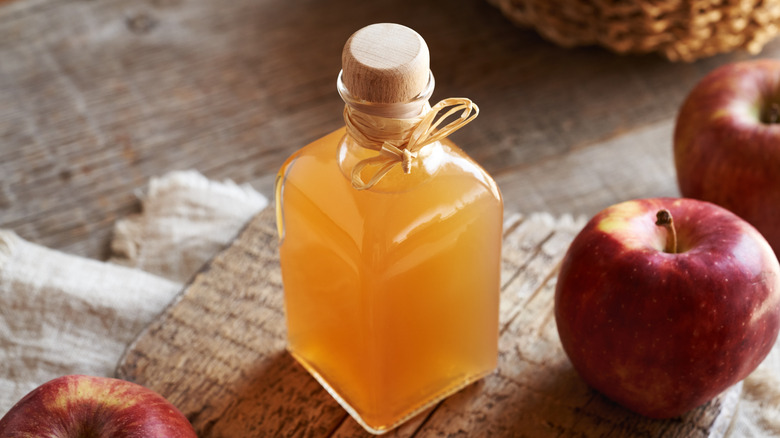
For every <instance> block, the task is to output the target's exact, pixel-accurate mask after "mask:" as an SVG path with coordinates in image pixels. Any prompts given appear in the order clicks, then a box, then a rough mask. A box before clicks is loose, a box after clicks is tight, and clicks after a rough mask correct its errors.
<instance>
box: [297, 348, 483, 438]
mask: <svg viewBox="0 0 780 438" xmlns="http://www.w3.org/2000/svg"><path fill="white" fill-rule="evenodd" d="M287 351H288V352H289V353H290V355H292V357H293V358H294V359H295V360H296V361H297V362H298V363H299V364H301V366H303V368H304V369H305V370H306V371H308V372H309V374H311V376H312V377H314V379H315V380H317V382H319V384H320V385H321V386H322V387H323V388H325V390H326V391H327V392H328V394H330V395H331V397H333V398H334V399H335V400H336V401H337V402H338V404H339V405H341V407H342V408H344V410H346V411H347V413H348V414H349V415H350V416H351V417H352V418H353V419H355V421H356V422H357V423H358V424H359V425H360V426H361V427H362V428H363V429H365V430H366V431H367V432H368V433H371V434H373V435H382V434H385V433H387V432H389V431H391V430H393V429H395V428H397V427H399V426H401V425H402V424H404V423H406V422H407V421H409V420H411V419H412V418H414V417H415V416H417V415H419V414H420V413H422V412H423V411H425V410H427V409H428V408H430V407H432V406H434V405H435V404H437V403H439V402H440V401H442V400H444V399H446V398H447V397H449V396H451V395H453V394H455V393H456V392H458V391H460V390H461V389H463V388H465V387H467V386H469V385H470V384H472V383H474V382H476V381H478V380H480V379H482V378H484V377H485V376H487V375H488V374H490V373H492V372H493V370H492V369H491V370H487V371H485V372H482V373H478V374H474V375H471V376H466V377H465V378H464V379H462V380H459V381H456V382H454V383H453V384H452V385H451V386H448V387H447V388H445V389H444V390H442V391H440V392H439V393H437V394H436V395H435V396H434V397H432V398H431V399H429V400H426V401H424V402H422V403H421V404H420V405H419V406H417V407H414V408H413V409H411V410H410V411H409V412H408V413H406V414H404V415H402V416H401V417H400V418H399V419H397V420H395V421H394V422H392V423H391V424H387V425H384V424H381V425H371V424H368V423H367V422H366V420H365V419H364V418H363V417H362V416H361V415H360V413H359V412H358V411H357V409H356V408H355V407H354V406H352V405H351V404H350V403H349V402H347V401H346V399H344V398H343V397H342V396H341V395H340V394H339V393H338V391H337V390H336V389H335V388H333V387H332V386H331V385H330V384H329V383H328V381H327V380H326V379H325V377H323V376H322V375H321V374H320V373H319V371H317V368H316V367H315V366H313V365H312V364H310V363H309V362H308V361H306V360H305V359H304V358H303V357H301V356H299V355H297V354H296V353H295V352H294V351H292V350H291V349H289V348H288V349H287Z"/></svg>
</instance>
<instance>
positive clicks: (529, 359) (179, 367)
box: [117, 208, 741, 437]
mask: <svg viewBox="0 0 780 438" xmlns="http://www.w3.org/2000/svg"><path fill="white" fill-rule="evenodd" d="M274 223H275V221H274V215H273V209H271V208H267V209H265V210H264V211H263V212H262V213H260V214H259V215H258V216H257V217H256V218H254V219H253V220H252V221H251V222H250V224H249V225H248V226H247V228H246V229H245V230H244V231H243V232H242V233H241V235H240V236H239V237H238V238H237V239H236V240H235V241H234V242H233V244H232V245H231V246H230V247H228V248H227V249H226V250H224V251H223V252H222V253H220V254H219V255H218V256H217V257H216V258H215V259H214V260H213V261H212V262H211V263H210V264H209V266H208V267H207V268H206V269H205V270H204V271H202V272H201V273H199V274H198V275H197V276H196V277H195V278H194V279H193V281H192V283H191V284H190V285H189V286H188V287H187V288H186V289H185V290H184V291H183V292H182V294H181V295H180V296H179V297H178V298H177V300H176V301H174V303H173V304H172V305H171V306H170V307H169V308H168V309H167V310H166V311H165V312H164V313H163V314H162V315H161V316H160V317H159V318H158V319H157V320H156V321H155V322H154V323H153V324H152V325H151V326H150V327H148V328H147V329H146V330H145V331H144V332H143V333H142V334H141V335H140V337H139V338H138V339H137V340H136V341H135V342H134V343H133V344H132V345H131V346H130V347H129V349H128V351H127V352H126V353H125V355H124V357H123V358H122V360H121V361H120V363H119V365H118V367H117V376H118V377H121V378H124V379H128V380H132V381H135V382H137V383H140V384H143V385H145V386H148V387H150V388H152V389H154V390H156V391H158V392H159V393H161V394H162V395H164V396H165V397H166V398H168V399H169V400H170V401H171V402H173V403H174V404H175V405H176V406H178V407H179V408H180V409H181V410H182V412H184V414H185V415H186V416H187V417H188V418H189V419H190V420H191V421H192V423H193V425H194V427H195V429H196V431H197V432H198V434H199V436H201V437H237V436H240V437H264V436H279V437H282V436H295V437H298V436H309V437H367V436H370V435H368V434H367V433H366V432H365V431H363V430H362V429H361V428H360V426H358V424H357V423H356V422H355V421H354V420H352V419H351V418H350V417H348V415H347V414H346V412H345V411H344V410H343V409H342V408H341V407H339V405H338V404H337V403H336V401H335V400H334V399H332V398H331V397H330V395H328V393H327V392H326V391H325V390H324V389H322V388H321V387H320V386H319V384H318V383H317V382H316V381H315V380H314V379H313V378H312V377H311V376H309V375H308V374H307V373H306V371H305V370H304V369H303V368H302V367H301V366H299V365H298V364H297V363H296V362H295V361H294V360H293V359H292V357H291V356H290V355H289V354H288V353H287V352H286V350H285V328H284V327H285V325H284V310H283V307H284V306H283V292H282V285H281V273H280V268H279V265H278V263H279V260H278V253H277V243H276V239H277V237H276V229H275V226H274ZM583 225H584V218H579V219H574V218H572V217H571V216H561V217H557V218H556V217H553V216H551V215H544V214H536V215H530V216H523V215H520V214H516V215H512V216H510V217H508V218H507V220H506V223H505V237H504V246H503V253H502V266H501V270H502V271H501V272H502V290H501V307H500V340H499V363H498V368H497V370H496V371H495V372H494V373H492V374H490V375H489V376H487V377H486V378H484V379H483V380H481V381H479V382H477V383H475V384H473V385H471V386H469V387H467V388H466V389H464V390H462V391H460V392H458V393H456V394H455V395H453V396H451V397H449V398H447V399H445V400H444V401H442V402H440V403H439V404H437V405H436V406H435V407H433V408H431V409H429V410H428V411H426V412H424V413H422V414H421V415H419V416H417V417H416V418H414V419H412V420H411V421H409V422H408V423H406V424H404V425H403V426H402V427H401V428H399V429H396V430H394V431H391V432H390V433H389V434H388V436H391V437H393V436H395V437H412V436H414V437H434V436H447V437H457V436H496V437H503V436H528V437H549V436H594V437H597V436H612V437H639V436H647V437H651V436H652V437H658V436H664V437H718V436H723V434H724V433H725V431H726V429H727V427H728V425H729V423H730V420H731V418H732V416H733V414H734V411H735V409H736V404H737V400H738V399H739V394H740V391H741V386H740V385H738V386H736V387H734V388H731V389H730V390H728V391H727V392H726V393H724V394H723V395H721V396H719V397H718V398H716V399H714V400H713V401H711V402H710V403H708V404H706V405H705V406H703V407H700V408H698V409H696V410H694V411H692V412H690V413H689V414H687V415H685V416H683V417H680V418H675V419H672V420H665V421H657V420H649V419H646V418H643V417H640V416H638V415H636V414H632V413H631V412H629V411H627V410H625V409H623V408H621V407H619V406H617V405H615V404H614V403H612V402H610V401H609V400H607V399H606V398H604V397H603V396H601V395H599V394H598V393H596V392H595V391H593V390H592V389H590V388H589V387H588V386H587V385H586V384H585V383H584V382H583V381H582V380H581V379H580V378H579V377H578V376H577V374H576V372H575V371H574V370H573V368H572V367H571V364H570V363H569V361H568V359H567V358H566V356H565V354H564V353H563V350H562V348H561V346H560V342H559V340H558V335H557V331H556V328H555V318H554V316H553V296H554V288H555V281H556V277H557V269H558V265H559V263H560V260H561V259H562V258H563V255H564V253H565V251H566V249H567V248H568V245H569V243H570V242H571V240H572V239H573V238H574V236H575V235H576V233H577V232H579V230H580V229H581V227H582V226H583Z"/></svg>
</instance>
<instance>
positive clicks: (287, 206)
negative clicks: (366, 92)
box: [276, 129, 503, 433]
mask: <svg viewBox="0 0 780 438" xmlns="http://www.w3.org/2000/svg"><path fill="white" fill-rule="evenodd" d="M425 150H426V154H424V156H423V157H422V158H421V161H420V163H419V164H418V165H417V166H416V167H415V168H413V171H412V173H411V174H409V175H405V174H403V173H402V171H401V170H400V167H401V166H396V168H394V169H393V170H392V171H391V172H390V173H388V174H387V175H386V176H385V177H384V178H383V179H382V180H381V181H380V183H379V184H377V186H375V187H374V188H372V189H369V190H364V191H358V190H355V189H354V188H353V187H352V185H351V182H350V179H349V178H348V174H349V170H351V167H352V165H353V163H354V162H356V161H357V160H358V159H361V158H363V157H365V156H371V155H375V154H376V152H373V151H365V150H363V149H362V148H359V147H357V146H356V145H354V144H353V143H352V140H351V139H350V138H349V137H344V130H343V129H342V130H339V131H336V132H334V133H332V134H330V135H329V136H326V137H324V138H322V139H320V140H318V141H316V142H314V143H312V144H310V145H309V146H307V147H305V148H303V149H302V150H300V151H299V152H298V153H296V154H295V155H293V156H292V157H290V159H288V161H287V162H286V163H285V165H284V166H283V168H282V169H281V171H280V173H279V178H278V180H277V193H276V199H277V216H278V217H277V219H278V225H279V232H280V238H281V244H280V257H281V264H282V276H283V282H284V293H285V306H286V317H287V327H288V348H289V351H290V352H291V353H292V354H293V355H294V356H295V358H296V359H297V360H298V361H299V362H300V363H301V364H303V366H304V367H306V369H307V370H309V371H310V372H311V374H312V375H314V376H315V377H316V378H317V379H318V380H319V381H320V383H322V384H323V386H325V388H326V389H328V390H329V392H330V393H331V394H332V395H333V396H334V397H335V398H336V399H337V400H338V401H339V402H340V403H341V404H342V406H344V407H345V408H346V409H347V410H348V411H349V412H350V414H352V415H353V417H355V418H356V419H357V420H358V422H360V423H361V424H362V425H363V426H364V427H365V428H366V429H368V430H369V431H371V432H374V433H381V432H383V431H386V430H388V429H391V428H393V427H395V426H397V425H398V424H400V423H402V422H403V421H404V420H406V419H408V418H409V417H411V416H413V415H414V414H416V413H418V412H419V411H421V410H423V409H425V408H426V407H428V406H430V405H431V404H432V403H435V402H436V401H438V400H441V399H442V398H444V397H446V396H448V395H449V394H451V393H453V392H454V391H457V390H458V389H461V388H462V387H464V386H465V385H467V384H469V383H471V382H473V381H474V380H477V379H479V378H481V377H483V376H484V375H485V374H487V373H490V372H491V371H492V370H493V369H494V368H495V366H496V360H497V348H498V347H497V345H498V294H499V263H500V260H499V257H500V245H501V227H502V216H503V204H502V201H501V196H500V193H499V191H498V188H497V187H496V185H495V183H494V182H493V180H492V179H491V178H490V177H489V176H488V175H487V174H486V173H485V172H484V171H483V170H482V169H481V168H480V167H479V166H478V165H476V164H475V163H474V162H473V161H472V160H471V159H469V158H468V157H467V156H466V155H465V154H464V153H463V152H462V151H460V149H458V148H457V147H456V146H454V145H453V144H452V143H450V142H448V141H444V142H442V143H436V144H434V145H430V146H427V147H426V148H425Z"/></svg>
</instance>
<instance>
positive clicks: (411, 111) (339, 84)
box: [336, 72, 436, 119]
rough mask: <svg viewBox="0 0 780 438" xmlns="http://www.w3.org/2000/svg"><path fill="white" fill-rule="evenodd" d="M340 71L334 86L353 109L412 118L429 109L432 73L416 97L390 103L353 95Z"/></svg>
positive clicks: (378, 115)
mask: <svg viewBox="0 0 780 438" xmlns="http://www.w3.org/2000/svg"><path fill="white" fill-rule="evenodd" d="M342 73H343V72H339V76H338V80H337V81H336V88H337V89H338V92H339V95H340V96H341V99H342V100H344V103H345V104H346V105H348V106H349V107H351V108H352V109H353V110H355V111H358V112H361V113H364V114H367V115H369V116H374V117H382V118H389V119H413V118H417V117H419V116H421V115H422V114H423V113H424V112H426V111H427V110H429V109H430V105H429V104H428V100H429V99H430V98H431V95H432V94H433V89H434V86H435V85H436V84H435V81H434V79H433V73H430V72H429V73H428V84H427V85H426V86H425V89H424V90H423V91H422V92H420V94H419V95H417V97H415V98H413V99H411V100H409V101H406V102H391V103H382V102H369V101H366V100H361V99H359V98H357V97H355V96H353V95H352V94H351V93H350V92H349V90H348V89H347V87H346V85H344V82H343V81H342Z"/></svg>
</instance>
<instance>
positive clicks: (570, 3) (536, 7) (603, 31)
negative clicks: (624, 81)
mask: <svg viewBox="0 0 780 438" xmlns="http://www.w3.org/2000/svg"><path fill="white" fill-rule="evenodd" d="M488 1H489V2H490V3H492V4H493V5H495V6H497V7H498V8H500V9H501V11H502V13H503V14H504V15H505V16H506V17H508V18H509V19H510V20H512V21H513V22H514V23H516V24H518V25H521V26H524V27H530V28H533V29H535V30H536V31H537V32H538V33H539V34H540V35H542V37H544V38H546V39H549V40H551V41H553V42H554V43H556V44H558V45H560V46H563V47H574V46H583V45H601V46H603V47H606V48H608V49H610V50H613V51H615V52H618V53H651V52H657V53H660V54H661V55H662V56H665V57H666V58H668V59H670V60H673V61H693V60H695V59H698V58H703V57H707V56H712V55H715V54H718V53H723V52H730V51H733V50H737V49H744V50H747V51H748V52H750V53H752V54H756V53H758V52H760V51H761V49H762V48H763V47H764V45H765V44H766V43H767V42H769V41H770V40H771V39H772V38H774V37H775V35H776V34H777V33H778V31H779V30H780V29H779V28H778V26H780V0H488Z"/></svg>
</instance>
